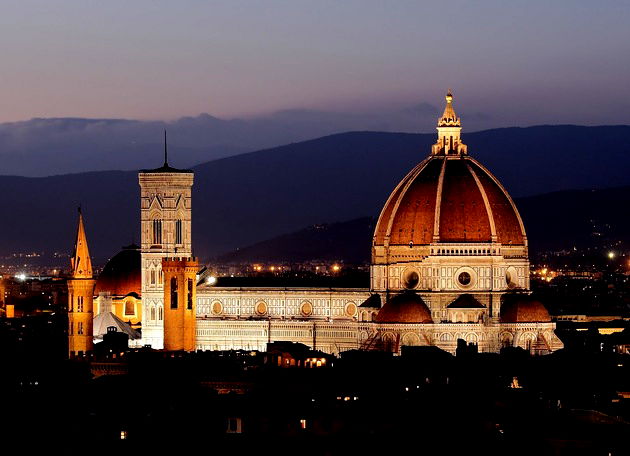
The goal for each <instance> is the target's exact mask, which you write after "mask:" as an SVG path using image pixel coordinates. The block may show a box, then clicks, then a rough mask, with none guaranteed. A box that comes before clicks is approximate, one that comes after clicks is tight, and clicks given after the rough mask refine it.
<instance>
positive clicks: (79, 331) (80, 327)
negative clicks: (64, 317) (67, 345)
mask: <svg viewBox="0 0 630 456" xmlns="http://www.w3.org/2000/svg"><path fill="white" fill-rule="evenodd" d="M77 334H79V335H82V334H83V322H82V321H80V322H79V323H78V325H77Z"/></svg>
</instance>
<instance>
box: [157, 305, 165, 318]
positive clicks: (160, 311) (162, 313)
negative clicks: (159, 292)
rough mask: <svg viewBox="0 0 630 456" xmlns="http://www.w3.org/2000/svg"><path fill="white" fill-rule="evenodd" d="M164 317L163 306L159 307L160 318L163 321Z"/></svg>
mask: <svg viewBox="0 0 630 456" xmlns="http://www.w3.org/2000/svg"><path fill="white" fill-rule="evenodd" d="M163 318H164V310H163V309H162V306H160V307H158V320H160V321H162V320H163Z"/></svg>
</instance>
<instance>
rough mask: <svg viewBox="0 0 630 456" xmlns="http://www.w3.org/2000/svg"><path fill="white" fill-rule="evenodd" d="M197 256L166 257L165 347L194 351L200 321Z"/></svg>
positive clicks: (164, 260)
mask: <svg viewBox="0 0 630 456" xmlns="http://www.w3.org/2000/svg"><path fill="white" fill-rule="evenodd" d="M198 266H199V263H198V262H197V259H196V258H164V259H163V260H162V271H164V349H165V350H169V351H176V350H184V351H194V350H195V348H196V333H195V330H196V325H197V318H196V314H197V270H198V269H199V268H198Z"/></svg>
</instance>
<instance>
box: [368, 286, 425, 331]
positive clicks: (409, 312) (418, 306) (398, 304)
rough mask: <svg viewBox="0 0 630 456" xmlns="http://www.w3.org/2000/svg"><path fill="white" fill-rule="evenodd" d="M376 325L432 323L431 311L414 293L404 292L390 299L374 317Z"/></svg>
mask: <svg viewBox="0 0 630 456" xmlns="http://www.w3.org/2000/svg"><path fill="white" fill-rule="evenodd" d="M376 321H377V322H378V323H433V319H432V318H431V311H430V310H429V308H428V307H427V305H426V304H425V303H424V301H423V300H422V298H421V297H420V296H419V295H417V294H416V293H413V292H409V291H405V292H402V293H399V294H397V295H396V296H394V297H392V298H390V299H389V300H388V301H387V302H386V303H385V305H384V306H383V308H382V309H381V310H380V311H379V312H378V315H377V316H376Z"/></svg>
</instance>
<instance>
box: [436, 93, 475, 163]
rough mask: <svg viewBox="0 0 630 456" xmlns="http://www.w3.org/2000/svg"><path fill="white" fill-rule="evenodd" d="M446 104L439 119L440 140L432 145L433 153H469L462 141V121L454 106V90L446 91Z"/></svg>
mask: <svg viewBox="0 0 630 456" xmlns="http://www.w3.org/2000/svg"><path fill="white" fill-rule="evenodd" d="M444 98H445V99H446V106H445V107H444V113H443V114H442V117H440V118H439V119H438V123H437V131H438V140H437V142H436V143H435V144H434V145H433V146H432V147H431V154H432V155H468V147H467V146H466V145H465V144H463V143H462V142H461V131H462V123H461V119H460V118H459V117H457V114H455V109H454V108H453V92H452V91H451V89H448V91H447V92H446V96H445V97H444Z"/></svg>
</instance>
